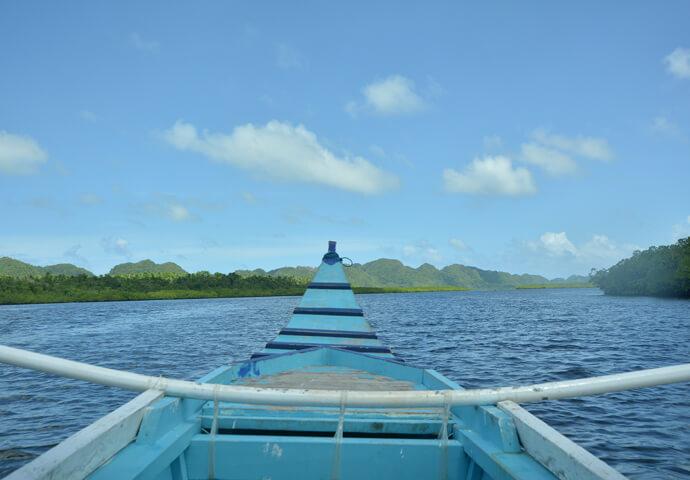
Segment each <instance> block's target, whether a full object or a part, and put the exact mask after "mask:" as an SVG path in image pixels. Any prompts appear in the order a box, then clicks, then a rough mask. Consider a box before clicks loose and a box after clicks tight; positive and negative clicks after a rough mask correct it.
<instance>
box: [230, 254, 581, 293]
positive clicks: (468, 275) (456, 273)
mask: <svg viewBox="0 0 690 480" xmlns="http://www.w3.org/2000/svg"><path fill="white" fill-rule="evenodd" d="M235 273H237V274H238V275H241V276H250V275H260V276H261V275H270V276H278V275H284V276H294V277H298V278H313V277H314V275H315V273H316V269H315V268H311V267H283V268H278V269H275V270H270V271H268V272H267V271H265V270H263V269H256V270H238V271H237V272H235ZM345 273H346V275H347V277H348V279H349V280H350V283H352V285H353V286H356V287H464V288H474V289H478V288H488V289H491V288H515V287H518V286H525V285H547V284H551V283H584V282H588V281H589V278H588V277H583V276H579V275H571V276H570V277H568V278H567V279H562V278H558V279H554V280H553V281H550V280H548V279H547V278H545V277H542V276H541V275H529V274H524V275H515V274H511V273H507V272H497V271H493V270H482V269H481V268H476V267H468V266H465V265H458V264H454V265H448V266H447V267H443V268H442V269H440V270H439V269H438V268H436V267H434V266H433V265H430V264H428V263H425V264H423V265H421V266H419V267H417V268H413V267H408V266H406V265H403V263H402V262H401V261H400V260H392V259H388V258H381V259H379V260H375V261H373V262H369V263H365V264H359V263H355V264H354V265H353V266H352V267H350V268H345Z"/></svg>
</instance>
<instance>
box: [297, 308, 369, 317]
mask: <svg viewBox="0 0 690 480" xmlns="http://www.w3.org/2000/svg"><path fill="white" fill-rule="evenodd" d="M292 313H293V314H303V315H337V316H344V317H363V316H364V313H363V312H362V309H361V308H324V307H297V308H295V310H294V311H293V312H292Z"/></svg>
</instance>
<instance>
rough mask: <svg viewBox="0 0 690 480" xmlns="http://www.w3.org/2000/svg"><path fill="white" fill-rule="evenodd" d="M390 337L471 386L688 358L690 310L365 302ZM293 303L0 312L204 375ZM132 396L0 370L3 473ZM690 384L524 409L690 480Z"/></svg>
mask: <svg viewBox="0 0 690 480" xmlns="http://www.w3.org/2000/svg"><path fill="white" fill-rule="evenodd" d="M358 300H359V302H360V304H361V305H362V307H363V309H364V311H365V312H366V315H367V319H368V320H369V321H370V323H371V324H372V327H374V329H375V330H376V331H377V332H378V334H379V337H380V338H381V339H382V341H383V342H385V343H386V344H388V345H390V346H391V347H392V348H393V350H394V351H395V352H396V353H397V354H399V355H401V356H402V357H404V358H405V359H406V361H407V362H408V363H410V364H412V365H418V366H422V367H426V368H434V369H435V370H437V371H439V372H440V373H442V374H444V375H446V376H448V377H449V378H450V379H452V380H454V381H456V382H457V383H459V384H461V385H463V386H465V387H466V388H481V387H497V386H505V385H517V384H531V383H539V382H547V381H554V380H565V379H572V378H578V377H584V376H590V375H606V374H611V373H617V372H622V371H628V370H635V369H642V368H654V367H660V366H664V365H671V364H677V363H686V362H688V358H690V302H689V301H682V300H663V299H652V298H619V297H605V296H603V295H601V292H600V291H599V290H597V289H572V290H571V289H564V290H535V291H495V292H474V291H471V292H431V293H409V294H385V295H363V296H360V297H358ZM298 302H299V298H298V297H275V298H274V297H271V298H247V299H242V298H240V299H212V300H176V301H151V302H111V303H83V304H54V305H19V306H4V307H0V338H2V343H4V344H7V345H11V346H15V347H18V348H26V349H29V350H34V351H38V352H42V353H47V354H50V355H57V356H62V357H66V358H69V359H72V360H77V361H83V362H89V363H94V364H97V365H102V366H106V367H112V368H120V369H126V370H131V371H135V372H138V373H143V374H147V375H160V374H164V375H166V376H170V377H173V378H184V379H197V378H199V377H201V376H203V375H205V374H206V373H208V372H209V371H210V370H212V369H213V368H215V367H217V366H218V365H220V364H223V363H228V362H231V361H236V360H242V359H245V358H248V357H249V356H250V355H251V354H252V353H253V352H255V351H258V350H261V349H262V348H263V345H264V344H265V343H266V341H268V340H271V339H273V338H274V337H275V335H276V334H277V333H278V331H279V330H280V329H281V328H282V327H283V326H284V324H285V323H286V322H287V319H288V318H289V317H290V314H291V312H292V309H293V308H294V307H295V306H296V305H297V303H298ZM134 395H135V394H133V393H131V392H124V391H121V390H117V389H113V388H108V387H102V386H98V385H89V384H85V383H82V382H77V381H73V380H67V379H61V378H55V377H52V376H49V375H45V374H41V373H36V372H30V371H27V370H23V369H19V368H15V367H10V366H6V365H0V477H2V476H4V475H6V474H8V473H9V472H11V471H13V470H14V469H16V468H18V467H19V466H21V465H22V464H24V463H26V462H27V461H30V460H31V459H32V458H34V457H35V456H36V455H40V454H41V453H43V452H44V451H45V450H47V449H48V448H50V446H52V445H53V444H54V443H55V442H56V441H60V440H62V439H64V438H66V437H67V436H69V435H71V434H73V433H75V432H76V431H78V430H79V429H81V428H83V427H84V426H86V425H88V424H90V423H92V422H93V421H95V420H97V419H98V418H100V417H101V416H103V415H105V414H107V413H108V412H110V411H112V410H113V409H114V408H116V407H118V406H119V405H121V404H122V403H124V402H126V401H128V400H129V399H131V398H133V397H134ZM688 398H690V387H689V386H688V385H687V384H685V385H669V386H664V387H655V388H648V389H643V390H638V391H631V392H619V393H614V394H607V395H601V396H596V397H587V398H580V399H571V400H558V401H551V402H542V403H535V404H530V405H528V406H527V407H528V408H529V410H530V411H532V412H533V413H535V414H536V415H538V416H539V417H540V418H542V419H543V420H545V421H546V422H547V423H549V424H551V425H552V426H553V427H555V428H557V429H558V430H559V431H561V432H562V433H564V434H565V435H567V436H568V437H570V438H571V439H573V440H574V441H576V442H578V443H579V444H580V445H582V446H583V447H584V448H586V449H588V450H590V451H591V452H593V453H594V454H595V455H597V456H598V457H600V458H602V460H604V461H606V462H607V463H609V464H611V465H612V466H613V467H615V468H617V469H618V470H620V471H621V472H622V473H623V474H625V475H628V476H630V477H632V478H645V479H646V478H652V479H654V478H659V479H661V478H664V479H666V478H671V479H681V478H688V477H689V476H690V435H688V433H687V432H688V425H689V424H690V403H689V402H688Z"/></svg>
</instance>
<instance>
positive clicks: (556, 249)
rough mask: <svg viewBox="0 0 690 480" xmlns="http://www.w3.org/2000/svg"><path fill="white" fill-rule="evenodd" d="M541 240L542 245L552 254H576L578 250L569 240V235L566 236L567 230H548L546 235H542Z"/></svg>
mask: <svg viewBox="0 0 690 480" xmlns="http://www.w3.org/2000/svg"><path fill="white" fill-rule="evenodd" d="M539 240H540V241H541V246H542V247H543V248H544V250H546V252H548V253H549V254H550V255H555V256H559V255H565V254H572V255H575V253H576V252H577V250H575V245H573V244H572V242H571V241H570V240H568V237H567V236H566V234H565V232H561V233H554V232H546V233H545V234H544V235H542V236H541V238H540V239H539Z"/></svg>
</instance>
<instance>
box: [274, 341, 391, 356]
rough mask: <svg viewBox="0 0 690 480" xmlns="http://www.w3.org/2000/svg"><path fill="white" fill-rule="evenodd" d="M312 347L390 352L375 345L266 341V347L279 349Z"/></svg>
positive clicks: (388, 349)
mask: <svg viewBox="0 0 690 480" xmlns="http://www.w3.org/2000/svg"><path fill="white" fill-rule="evenodd" d="M312 347H333V348H342V349H344V350H351V351H353V352H369V353H392V352H391V349H390V348H388V347H379V346H375V345H338V344H328V343H286V342H268V343H267V344H266V348H267V349H280V350H302V349H305V348H312Z"/></svg>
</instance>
